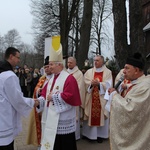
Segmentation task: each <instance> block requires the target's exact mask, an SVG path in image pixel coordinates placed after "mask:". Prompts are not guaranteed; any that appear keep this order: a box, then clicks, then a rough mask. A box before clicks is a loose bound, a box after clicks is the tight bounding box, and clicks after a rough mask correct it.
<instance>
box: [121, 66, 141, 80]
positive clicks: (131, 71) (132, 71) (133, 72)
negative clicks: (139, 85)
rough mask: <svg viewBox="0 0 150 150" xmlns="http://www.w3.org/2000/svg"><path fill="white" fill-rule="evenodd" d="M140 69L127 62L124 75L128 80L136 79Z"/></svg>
mask: <svg viewBox="0 0 150 150" xmlns="http://www.w3.org/2000/svg"><path fill="white" fill-rule="evenodd" d="M138 71H139V69H138V68H137V67H134V66H132V65H129V64H126V65H125V67H124V70H123V73H124V77H125V79H127V80H131V81H132V80H135V79H136V77H137V74H138Z"/></svg>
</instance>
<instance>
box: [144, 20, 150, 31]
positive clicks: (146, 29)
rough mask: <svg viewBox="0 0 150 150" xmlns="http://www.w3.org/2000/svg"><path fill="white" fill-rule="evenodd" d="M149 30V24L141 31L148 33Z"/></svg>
mask: <svg viewBox="0 0 150 150" xmlns="http://www.w3.org/2000/svg"><path fill="white" fill-rule="evenodd" d="M149 30H150V22H149V23H148V24H147V25H146V26H145V27H144V28H143V31H144V32H146V31H149Z"/></svg>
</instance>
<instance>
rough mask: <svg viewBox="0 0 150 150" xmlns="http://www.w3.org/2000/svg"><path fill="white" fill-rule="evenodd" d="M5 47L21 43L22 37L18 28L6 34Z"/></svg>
mask: <svg viewBox="0 0 150 150" xmlns="http://www.w3.org/2000/svg"><path fill="white" fill-rule="evenodd" d="M4 41H5V47H12V46H14V47H17V46H19V45H20V44H21V37H20V35H19V32H18V31H17V30H16V29H12V30H10V31H8V32H7V34H5V35H4Z"/></svg>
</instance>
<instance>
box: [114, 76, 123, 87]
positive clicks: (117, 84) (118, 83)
mask: <svg viewBox="0 0 150 150" xmlns="http://www.w3.org/2000/svg"><path fill="white" fill-rule="evenodd" d="M123 80H124V75H123V74H122V75H121V77H120V79H119V81H118V82H117V83H116V84H115V86H114V88H115V89H117V88H118V87H119V85H120V84H121V82H122V81H123Z"/></svg>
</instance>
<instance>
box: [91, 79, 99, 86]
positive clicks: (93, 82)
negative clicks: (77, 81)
mask: <svg viewBox="0 0 150 150" xmlns="http://www.w3.org/2000/svg"><path fill="white" fill-rule="evenodd" d="M91 85H92V86H97V85H99V80H98V79H93V80H92V81H91Z"/></svg>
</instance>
